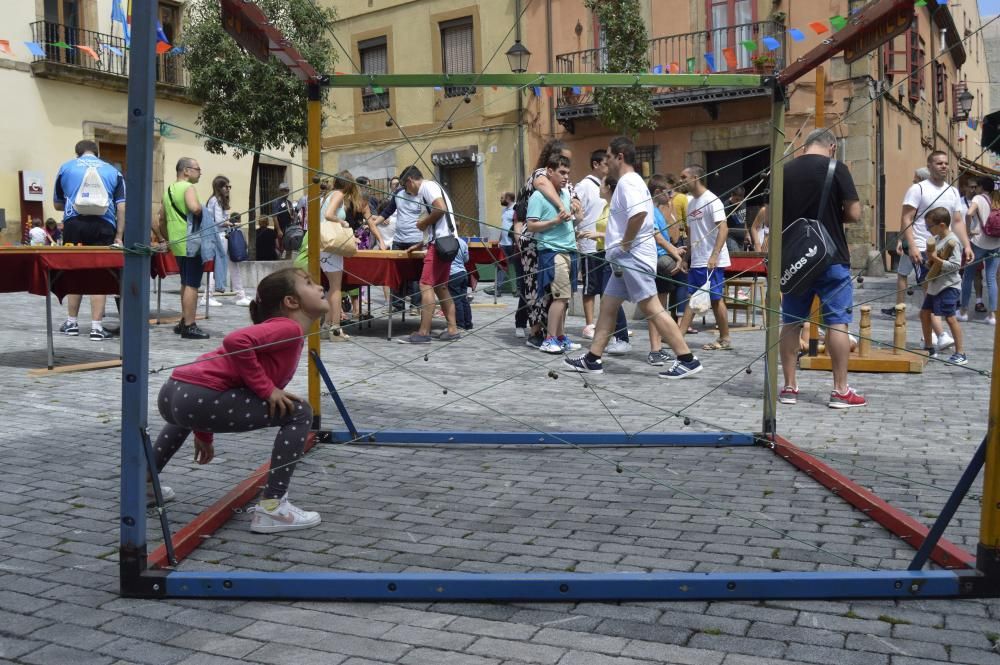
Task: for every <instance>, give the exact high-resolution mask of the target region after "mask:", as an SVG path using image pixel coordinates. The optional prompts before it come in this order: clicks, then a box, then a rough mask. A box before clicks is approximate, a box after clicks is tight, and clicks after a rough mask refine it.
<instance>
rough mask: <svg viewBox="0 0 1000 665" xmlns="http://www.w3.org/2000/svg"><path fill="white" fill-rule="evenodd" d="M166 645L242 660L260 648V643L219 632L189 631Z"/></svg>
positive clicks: (209, 625)
mask: <svg viewBox="0 0 1000 665" xmlns="http://www.w3.org/2000/svg"><path fill="white" fill-rule="evenodd" d="M205 627H206V628H208V627H211V628H217V626H215V625H212V624H208V625H206V626H205ZM167 644H169V645H170V646H175V647H179V648H181V649H190V650H191V651H204V652H206V653H210V654H215V655H217V656H226V657H229V658H242V657H244V656H246V655H247V654H248V653H250V652H251V651H254V650H255V649H258V648H260V647H261V643H260V642H257V641H255V640H247V639H243V638H239V637H232V636H231V635H226V634H224V633H221V632H209V631H207V630H189V631H187V632H186V633H183V634H181V635H178V636H177V637H175V638H174V639H172V640H170V641H168V642H167Z"/></svg>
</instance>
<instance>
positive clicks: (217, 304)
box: [198, 298, 222, 307]
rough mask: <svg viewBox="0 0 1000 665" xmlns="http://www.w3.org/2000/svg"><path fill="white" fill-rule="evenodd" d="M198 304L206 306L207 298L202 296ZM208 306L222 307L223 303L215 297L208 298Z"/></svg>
mask: <svg viewBox="0 0 1000 665" xmlns="http://www.w3.org/2000/svg"><path fill="white" fill-rule="evenodd" d="M198 306H199V307H204V306H205V299H204V298H202V299H201V300H199V301H198ZM208 306H209V307H222V303H221V302H219V301H218V300H216V299H215V298H209V299H208Z"/></svg>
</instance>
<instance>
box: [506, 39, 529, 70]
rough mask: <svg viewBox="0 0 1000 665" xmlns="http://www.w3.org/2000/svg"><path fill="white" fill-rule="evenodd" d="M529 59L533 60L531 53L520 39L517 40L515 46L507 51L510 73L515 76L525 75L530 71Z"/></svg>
mask: <svg viewBox="0 0 1000 665" xmlns="http://www.w3.org/2000/svg"><path fill="white" fill-rule="evenodd" d="M529 58H531V51H529V50H528V49H527V48H525V46H524V44H522V43H521V40H520V39H518V40H516V41H515V42H514V45H513V46H511V47H510V48H509V49H508V50H507V62H508V63H510V71H512V72H514V73H515V74H523V73H524V72H526V71H528V59H529Z"/></svg>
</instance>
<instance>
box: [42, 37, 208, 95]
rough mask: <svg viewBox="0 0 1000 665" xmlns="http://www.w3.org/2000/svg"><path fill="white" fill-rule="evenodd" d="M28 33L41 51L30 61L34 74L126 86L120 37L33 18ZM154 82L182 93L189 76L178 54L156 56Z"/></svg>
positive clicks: (124, 53) (125, 54)
mask: <svg viewBox="0 0 1000 665" xmlns="http://www.w3.org/2000/svg"><path fill="white" fill-rule="evenodd" d="M31 35H32V39H33V40H34V41H35V43H37V44H39V45H40V46H41V47H42V49H44V51H45V55H36V56H35V57H34V59H33V60H32V71H33V72H34V73H35V75H36V76H44V77H49V78H69V79H72V80H77V81H80V82H87V81H102V82H104V83H105V84H106V85H107V87H113V88H122V89H124V86H125V85H127V78H128V49H127V48H126V46H125V39H124V38H123V37H120V36H115V35H109V34H106V33H102V32H94V31H93V30H83V29H81V28H74V27H72V26H68V25H62V24H60V23H53V22H52V21H35V22H34V23H32V24H31ZM95 56H96V57H95ZM156 82H157V83H158V84H161V85H160V87H161V90H162V87H163V86H169V87H173V88H175V89H176V90H178V91H179V92H181V93H183V90H182V89H183V88H187V86H188V83H189V79H188V72H187V68H185V67H184V55H183V54H182V53H169V52H168V53H163V54H160V55H158V56H156Z"/></svg>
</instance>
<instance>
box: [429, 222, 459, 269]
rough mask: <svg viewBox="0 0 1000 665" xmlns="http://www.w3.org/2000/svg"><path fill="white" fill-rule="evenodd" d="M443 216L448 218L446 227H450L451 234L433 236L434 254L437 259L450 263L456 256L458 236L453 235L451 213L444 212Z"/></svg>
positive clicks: (453, 226)
mask: <svg viewBox="0 0 1000 665" xmlns="http://www.w3.org/2000/svg"><path fill="white" fill-rule="evenodd" d="M444 216H445V219H447V220H448V228H449V229H451V233H452V235H447V236H441V237H435V238H434V254H435V255H436V256H437V258H438V259H439V260H441V261H447V262H448V263H451V262H452V261H454V260H455V257H456V256H458V238H457V237H455V224H454V222H452V221H451V213H450V212H445V213H444Z"/></svg>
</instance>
